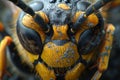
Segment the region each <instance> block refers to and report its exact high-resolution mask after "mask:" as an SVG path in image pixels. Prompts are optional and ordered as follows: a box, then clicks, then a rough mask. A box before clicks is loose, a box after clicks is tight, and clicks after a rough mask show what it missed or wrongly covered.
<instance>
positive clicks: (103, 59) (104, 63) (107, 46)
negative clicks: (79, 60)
mask: <svg viewBox="0 0 120 80" xmlns="http://www.w3.org/2000/svg"><path fill="white" fill-rule="evenodd" d="M114 30H115V27H114V26H113V25H112V24H109V25H108V27H107V30H106V35H105V40H104V41H103V44H102V45H101V47H100V59H99V66H98V69H99V71H100V72H103V71H105V70H106V69H107V67H108V63H109V56H110V51H111V46H112V42H113V33H114Z"/></svg>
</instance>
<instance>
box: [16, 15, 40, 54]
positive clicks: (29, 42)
mask: <svg viewBox="0 0 120 80" xmlns="http://www.w3.org/2000/svg"><path fill="white" fill-rule="evenodd" d="M23 16H24V13H23V14H22V13H21V15H20V17H19V20H18V23H17V35H18V38H19V40H20V43H21V44H22V46H23V47H24V48H25V49H26V50H27V51H28V52H30V53H32V54H40V53H41V51H42V41H41V38H40V35H39V34H38V33H37V32H36V31H35V30H33V29H31V28H28V27H25V26H24V25H23V24H22V22H21V21H22V18H23Z"/></svg>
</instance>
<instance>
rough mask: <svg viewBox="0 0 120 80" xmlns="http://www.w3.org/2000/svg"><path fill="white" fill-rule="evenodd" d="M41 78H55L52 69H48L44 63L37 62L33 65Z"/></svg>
mask: <svg viewBox="0 0 120 80" xmlns="http://www.w3.org/2000/svg"><path fill="white" fill-rule="evenodd" d="M35 69H36V71H37V73H38V74H39V76H40V77H41V78H42V80H56V77H55V73H54V71H53V70H49V69H48V68H47V67H46V66H45V65H44V64H42V63H38V64H37V65H36V67H35Z"/></svg>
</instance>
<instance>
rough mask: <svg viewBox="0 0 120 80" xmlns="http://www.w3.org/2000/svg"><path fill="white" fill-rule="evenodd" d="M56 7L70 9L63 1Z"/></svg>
mask: <svg viewBox="0 0 120 80" xmlns="http://www.w3.org/2000/svg"><path fill="white" fill-rule="evenodd" d="M58 7H59V8H61V9H64V10H70V7H69V6H68V5H66V4H64V3H61V4H58Z"/></svg>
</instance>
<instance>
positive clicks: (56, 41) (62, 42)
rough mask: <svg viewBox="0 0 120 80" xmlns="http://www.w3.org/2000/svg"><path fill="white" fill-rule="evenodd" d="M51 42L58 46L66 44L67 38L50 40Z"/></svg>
mask: <svg viewBox="0 0 120 80" xmlns="http://www.w3.org/2000/svg"><path fill="white" fill-rule="evenodd" d="M51 42H53V43H55V44H56V45H58V46H62V45H64V44H66V43H67V42H69V40H52V41H51Z"/></svg>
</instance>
